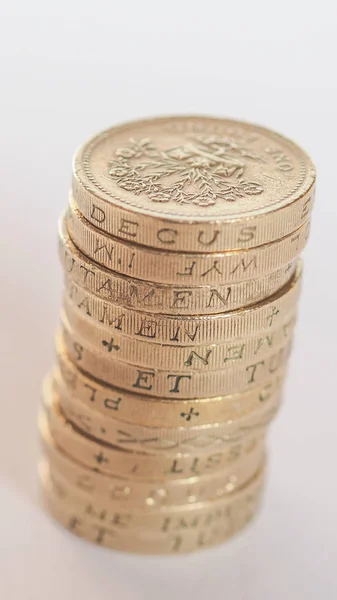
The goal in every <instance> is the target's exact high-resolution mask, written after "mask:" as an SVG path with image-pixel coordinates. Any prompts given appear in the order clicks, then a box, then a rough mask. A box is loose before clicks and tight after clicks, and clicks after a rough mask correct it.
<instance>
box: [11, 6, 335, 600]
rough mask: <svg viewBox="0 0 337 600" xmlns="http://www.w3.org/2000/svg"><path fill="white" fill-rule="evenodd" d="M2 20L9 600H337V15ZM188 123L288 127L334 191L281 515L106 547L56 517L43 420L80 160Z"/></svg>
mask: <svg viewBox="0 0 337 600" xmlns="http://www.w3.org/2000/svg"><path fill="white" fill-rule="evenodd" d="M0 10H1V15H0V16H1V19H0V23H1V25H0V27H1V34H0V46H1V77H0V84H1V92H0V104H1V113H0V114H1V129H0V131H1V150H0V152H1V160H0V170H1V174H0V187H1V196H0V197H1V214H0V241H1V255H0V256H1V329H0V331H1V363H0V364H1V388H0V391H1V405H0V406H1V413H0V415H1V417H0V596H1V598H4V599H6V600H21V599H24V600H31V599H32V600H42V599H45V598H48V600H59V599H62V600H70V599H71V600H72V599H73V598H76V599H77V598H80V599H81V600H92V599H93V598H94V599H95V600H103V599H104V600H105V599H106V598H116V599H117V600H143V599H146V600H152V599H155V598H156V599H157V598H160V600H169V599H172V598H174V599H175V600H183V599H184V600H203V599H205V598H207V599H208V598H215V599H217V600H218V599H221V600H222V599H225V598H226V599H227V598H231V599H232V600H271V599H272V600H284V599H285V598H287V599H290V600H302V599H303V600H311V599H313V600H314V599H315V600H317V598H324V600H333V599H335V598H336V595H337V569H336V559H337V509H336V506H337V501H336V497H337V485H336V466H335V465H336V459H337V435H336V430H337V398H336V374H337V356H336V355H337V345H336V336H337V317H336V302H337V287H336V255H337V211H336V203H337V193H336V162H337V152H336V149H337V145H336V133H337V112H336V111H337V109H336V107H337V85H336V59H335V54H336V50H337V33H336V28H337V12H336V11H337V8H336V3H335V2H333V1H331V2H330V1H327V0H326V1H324V0H321V1H320V2H319V3H314V2H311V1H310V0H302V1H300V0H298V1H296V0H291V1H290V0H283V1H282V2H271V1H267V0H265V1H262V0H255V1H254V2H253V1H249V2H245V1H241V2H231V3H228V2H226V1H225V0H222V1H220V0H219V1H218V2H215V1H212V0H208V1H207V2H201V1H200V0H194V2H188V1H185V2H184V1H183V0H180V1H176V0H170V2H167V3H165V4H164V3H163V2H161V1H160V0H157V1H155V0H153V1H150V0H143V1H140V0H139V1H138V2H133V1H131V0H129V1H128V2H125V1H124V2H123V0H120V1H119V2H118V3H117V2H115V1H114V0H110V1H107V2H101V1H99V0H96V1H95V2H88V1H87V0H78V1H71V0H58V1H57V2H48V1H45V0H40V1H38V0H29V1H28V0H22V2H19V1H18V0H3V2H2V5H1V9H0ZM171 113H178V114H181V113H183V114H184V113H204V114H211V115H216V116H229V117H235V118H243V119H245V120H251V121H253V122H257V123H260V124H262V125H265V126H267V127H268V126H269V127H271V128H273V129H276V130H278V131H280V132H282V133H284V134H285V135H288V136H290V137H291V138H293V139H294V140H296V141H298V142H299V143H300V144H301V145H302V146H303V147H305V148H306V149H307V150H308V152H309V153H310V154H311V156H312V158H313V160H314V162H315V163H316V165H317V168H318V175H319V180H318V192H317V202H316V207H315V211H314V215H313V228H312V235H311V239H310V244H309V247H308V249H307V250H306V252H305V266H306V268H305V284H304V289H303V295H302V302H301V311H300V320H299V324H298V328H297V335H296V345H295V350H294V354H293V359H292V366H291V373H290V376H289V378H288V384H287V397H286V404H285V406H284V408H283V410H282V412H281V414H280V415H279V417H278V419H277V421H276V422H275V424H274V425H273V427H272V431H271V437H270V444H269V445H270V449H271V460H270V476H269V483H268V489H267V493H266V499H265V508H264V510H263V511H262V513H261V515H260V516H259V518H258V520H257V521H256V522H255V524H254V525H253V526H252V527H251V528H250V529H249V530H247V532H246V533H245V534H244V535H242V536H239V537H238V538H237V539H235V540H233V541H232V542H231V543H228V544H227V545H225V546H223V547H221V548H218V549H215V550H210V551H207V552H204V553H201V554H199V555H193V556H190V557H179V558H171V559H170V558H164V559H163V558H141V557H136V556H127V555H120V554H117V553H112V552H108V551H104V550H103V549H100V548H95V547H94V546H90V545H88V544H85V543H84V542H81V541H80V540H78V539H76V538H74V537H72V536H71V535H70V534H68V533H67V532H64V531H63V530H62V529H60V528H59V527H58V526H57V525H55V524H54V523H53V522H52V521H51V520H50V519H49V517H48V516H47V515H45V514H44V512H43V511H42V509H41V507H40V505H39V499H38V493H37V482H36V461H37V456H38V442H37V432H36V424H35V423H36V412H37V404H38V402H39V397H40V381H41V378H42V376H43V374H44V373H45V372H46V371H47V369H48V368H49V367H50V365H51V364H52V360H53V331H54V329H55V326H56V324H57V319H58V309H59V305H60V299H61V280H62V278H61V270H60V267H59V265H58V260H57V250H56V222H57V217H58V215H59V213H60V211H61V209H62V207H64V206H65V204H66V202H67V191H68V188H69V184H70V172H71V158H72V154H73V151H74V150H75V148H76V147H77V146H78V144H80V143H82V142H83V141H85V140H86V139H87V138H88V137H89V136H90V135H92V134H94V133H95V132H97V131H99V130H100V129H102V128H106V127H108V126H110V125H112V124H114V123H116V122H118V121H124V120H128V119H134V118H138V117H142V116H152V115H160V114H171Z"/></svg>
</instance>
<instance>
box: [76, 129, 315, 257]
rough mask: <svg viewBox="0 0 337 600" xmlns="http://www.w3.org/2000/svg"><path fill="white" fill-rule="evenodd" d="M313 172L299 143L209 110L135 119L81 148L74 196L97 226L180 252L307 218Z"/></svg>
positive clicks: (234, 242) (274, 233) (259, 237)
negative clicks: (218, 116) (210, 113)
mask: <svg viewBox="0 0 337 600" xmlns="http://www.w3.org/2000/svg"><path fill="white" fill-rule="evenodd" d="M314 183H315V169H314V167H313V164H312V163H311V161H310V159H309V157H308V156H307V155H306V154H305V152H303V150H301V149H300V148H298V147H297V146H296V145H295V144H294V143H293V142H291V141H290V140H287V139H286V138H284V137H282V136H280V135H278V134H276V133H274V132H271V131H269V130H267V129H264V128H262V127H257V126H256V125H250V124H247V123H241V122H237V121H230V120H225V119H214V118H208V117H168V118H160V119H152V120H146V121H137V122H133V123H128V124H124V125H121V126H119V127H114V128H112V129H110V130H108V131H105V132H103V133H100V134H98V135H97V136H95V137H94V138H92V139H91V140H90V141H89V142H88V143H87V144H85V145H84V146H83V147H82V148H81V149H80V150H79V151H78V153H77V154H76V156H75V160H74V166H73V186H72V192H73V199H74V201H75V204H76V205H77V206H78V208H79V210H80V212H81V213H82V214H83V215H84V216H85V217H86V219H88V221H90V222H91V223H92V224H93V225H95V226H96V227H98V228H100V229H103V230H104V231H106V232H107V233H110V234H112V235H114V236H116V237H119V238H122V239H127V240H129V241H132V242H134V243H138V244H142V245H145V246H151V247H154V248H161V249H163V248H165V249H167V250H173V251H190V252H193V251H195V252H215V251H224V250H236V249H242V248H252V247H256V246H259V245H262V244H265V243H268V242H270V241H274V240H276V239H279V238H282V237H284V236H285V235H287V234H289V233H291V232H292V231H294V230H295V229H297V228H298V227H300V226H301V225H302V223H303V222H304V221H305V220H306V219H307V218H308V215H309V214H310V211H311V208H312V204H313V197H314Z"/></svg>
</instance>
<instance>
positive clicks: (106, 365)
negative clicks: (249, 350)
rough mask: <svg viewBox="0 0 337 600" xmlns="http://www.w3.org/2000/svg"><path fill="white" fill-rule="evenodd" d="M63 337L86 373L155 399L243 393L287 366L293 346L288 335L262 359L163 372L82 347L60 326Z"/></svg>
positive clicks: (79, 342)
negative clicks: (216, 367)
mask: <svg viewBox="0 0 337 600" xmlns="http://www.w3.org/2000/svg"><path fill="white" fill-rule="evenodd" d="M62 338H63V341H64V344H65V347H66V349H67V352H68V354H69V357H70V358H71V360H72V361H73V362H75V363H76V364H78V366H79V367H80V368H81V369H82V370H83V371H84V372H85V373H88V374H89V375H91V376H93V377H95V378H96V379H99V380H101V381H104V382H106V383H108V384H110V385H113V386H115V387H117V388H121V389H125V390H128V391H131V392H136V393H140V394H143V395H145V396H147V395H148V396H155V397H157V398H173V399H176V398H186V399H190V398H198V397H199V398H209V397H213V396H220V395H223V396H226V395H229V394H236V393H239V392H240V393H243V392H245V391H247V390H248V389H249V388H250V387H253V386H254V385H262V384H263V383H266V382H267V381H268V379H269V378H270V376H271V375H274V374H275V373H277V372H279V371H280V370H281V369H283V367H284V366H285V365H286V363H287V361H288V358H289V355H290V352H291V345H292V338H291V336H289V337H288V338H286V339H285V341H284V342H283V344H282V345H281V346H279V347H278V348H277V349H274V350H272V351H270V353H269V354H268V355H267V356H265V358H264V359H261V360H260V358H257V357H256V358H254V360H253V361H252V362H251V363H248V364H244V365H240V366H237V367H232V368H231V369H222V370H221V371H220V370H218V371H200V372H199V371H190V372H188V373H187V372H186V371H182V372H179V371H173V372H172V371H164V370H160V369H152V368H150V367H141V366H138V365H132V364H130V363H125V362H122V361H120V360H114V359H113V358H108V357H106V356H104V355H103V354H102V353H100V354H99V353H98V352H95V351H94V350H91V349H90V348H89V347H88V346H87V345H86V346H84V343H83V341H82V340H80V339H79V338H77V337H76V336H75V334H74V332H73V331H70V330H68V329H65V327H62Z"/></svg>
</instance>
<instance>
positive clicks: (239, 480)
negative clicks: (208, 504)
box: [39, 420, 265, 510]
mask: <svg viewBox="0 0 337 600" xmlns="http://www.w3.org/2000/svg"><path fill="white" fill-rule="evenodd" d="M39 428H40V436H41V441H42V446H43V451H44V454H45V456H46V458H47V459H48V462H49V464H50V465H51V467H52V468H54V467H55V468H56V469H57V470H58V471H59V472H60V473H62V476H63V477H64V478H65V479H66V480H67V481H68V482H69V483H70V484H71V485H72V486H74V487H75V488H76V489H78V491H79V492H87V493H89V494H90V495H91V496H92V497H93V498H98V499H101V498H102V497H103V498H105V499H106V501H107V502H108V503H109V505H110V506H111V507H113V506H114V505H115V504H116V502H117V503H118V504H122V505H123V507H125V509H126V510H130V508H131V507H132V509H134V508H137V507H138V508H148V509H156V508H159V507H161V506H169V505H172V504H173V505H181V504H189V503H191V502H202V501H203V500H212V499H214V498H223V497H224V496H226V495H227V494H231V493H232V492H234V491H235V490H237V489H240V488H241V487H242V486H243V485H244V484H245V483H246V482H247V481H249V480H250V479H251V478H252V477H253V475H254V474H255V473H256V472H257V471H258V470H259V468H260V467H261V465H262V464H263V463H264V461H265V458H264V446H263V445H262V446H258V447H257V448H256V449H255V450H253V451H252V452H251V453H250V454H249V456H247V457H246V458H245V459H243V460H240V461H238V462H236V463H234V464H229V465H226V466H225V467H224V468H222V469H221V470H220V471H215V472H214V473H207V474H204V475H202V476H196V475H194V476H190V477H188V478H181V475H180V474H177V477H179V479H170V480H169V481H167V480H166V479H165V478H161V479H158V480H153V479H152V480H151V481H146V480H144V479H135V478H134V477H132V476H131V477H130V478H125V477H116V476H113V475H107V474H105V473H100V472H98V471H97V470H96V469H90V468H88V467H86V466H83V465H81V464H80V463H79V462H78V461H76V460H74V459H72V458H70V456H68V455H67V454H65V452H64V450H63V449H61V448H58V446H56V444H55V442H54V440H53V438H52V436H51V434H50V431H49V427H48V424H47V422H46V420H40V423H39Z"/></svg>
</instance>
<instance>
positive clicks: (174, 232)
mask: <svg viewBox="0 0 337 600" xmlns="http://www.w3.org/2000/svg"><path fill="white" fill-rule="evenodd" d="M314 184H315V171H314V168H313V165H312V163H311V162H310V159H309V158H308V157H307V155H306V154H305V153H304V152H303V151H302V150H301V149H299V148H298V147H297V146H295V145H294V144H293V143H292V142H291V141H289V140H287V139H285V138H283V137H281V136H279V135H277V134H275V133H273V132H270V131H268V130H266V129H263V128H260V127H257V126H254V125H249V124H246V123H240V122H234V121H228V120H222V119H213V118H201V117H172V118H162V119H153V120H148V121H142V122H136V123H131V124H126V125H122V126H120V127H115V128H113V129H111V130H109V131H106V132H104V133H102V134H99V135H97V136H96V137H94V138H93V139H92V140H90V141H89V142H88V143H87V144H85V145H84V146H83V147H82V148H81V149H80V150H79V152H78V153H77V155H76V157H75V161H74V166H73V183H72V191H71V194H70V201H69V206H68V209H67V211H66V213H65V214H64V216H63V218H62V219H61V223H60V230H59V247H60V256H61V262H62V265H63V268H64V272H65V290H64V300H63V306H62V311H61V323H60V329H59V331H58V332H57V337H56V350H57V361H56V365H55V368H54V370H53V372H52V373H51V374H50V375H49V376H48V378H47V380H46V381H45V384H44V392H43V408H42V410H41V414H40V418H39V426H40V432H41V437H42V441H43V449H44V458H43V460H42V462H41V464H40V476H41V481H42V488H43V492H44V497H45V500H46V503H47V505H48V507H49V509H50V512H51V513H52V514H53V515H54V516H55V517H56V519H57V520H58V521H60V522H61V523H63V524H64V525H65V526H66V527H68V528H69V529H70V530H72V531H73V532H74V533H77V534H78V535H80V536H82V537H83V538H85V539H88V540H92V541H96V542H97V543H100V544H102V545H104V546H107V547H111V548H114V549H120V550H125V551H131V552H142V553H179V552H189V551H192V550H195V549H198V548H202V547H205V546H208V545H212V544H216V543H220V542H222V541H224V540H225V539H227V538H229V537H230V536H232V535H233V534H235V533H236V532H238V531H239V530H241V529H242V528H243V527H244V526H245V525H246V523H248V522H249V521H250V520H251V518H252V517H253V515H254V514H255V513H256V511H257V508H258V506H259V503H260V499H261V490H262V487H263V479H264V470H265V463H266V450H265V439H266V432H267V428H268V425H269V424H270V422H271V420H272V419H273V417H274V415H275V413H276V412H277V410H278V408H279V406H280V402H281V397H282V384H283V380H284V376H285V372H286V369H287V363H288V358H289V353H290V349H291V345H292V337H293V330H294V325H295V321H296V312H297V300H298V296H299V290H300V283H301V264H300V261H299V258H298V257H299V254H300V253H301V251H302V249H303V248H304V246H305V244H306V241H307V238H308V233H309V227H310V215H311V209H312V206H313V198H314Z"/></svg>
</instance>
